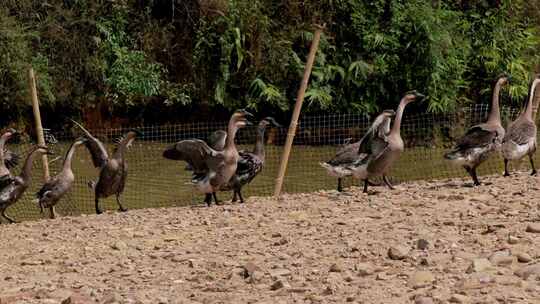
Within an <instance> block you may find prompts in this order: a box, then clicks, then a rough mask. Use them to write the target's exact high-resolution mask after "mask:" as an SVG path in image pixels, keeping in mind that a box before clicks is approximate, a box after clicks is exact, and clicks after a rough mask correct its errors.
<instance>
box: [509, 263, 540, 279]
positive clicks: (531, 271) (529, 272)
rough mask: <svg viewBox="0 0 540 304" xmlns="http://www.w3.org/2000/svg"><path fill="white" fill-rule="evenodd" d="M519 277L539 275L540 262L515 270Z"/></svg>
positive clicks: (526, 277) (525, 277)
mask: <svg viewBox="0 0 540 304" xmlns="http://www.w3.org/2000/svg"><path fill="white" fill-rule="evenodd" d="M514 274H515V275H517V276H518V277H520V278H522V279H524V280H527V279H528V278H529V277H530V276H533V275H538V276H540V264H534V265H529V266H525V267H523V268H520V269H518V270H516V272H514Z"/></svg>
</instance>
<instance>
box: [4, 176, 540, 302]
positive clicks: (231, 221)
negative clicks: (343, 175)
mask: <svg viewBox="0 0 540 304" xmlns="http://www.w3.org/2000/svg"><path fill="white" fill-rule="evenodd" d="M483 180H484V181H486V182H489V183H491V184H490V185H486V186H482V187H479V188H471V187H464V186H463V184H464V181H462V180H448V181H433V182H419V183H411V184H403V185H400V186H399V187H398V189H397V190H394V191H388V190H387V189H385V188H382V187H374V188H373V190H376V191H380V192H378V193H371V194H370V195H364V194H362V193H361V192H360V189H358V188H353V189H349V190H348V191H347V192H345V193H342V194H338V193H336V192H332V191H330V192H319V193H312V194H299V195H289V196H285V197H284V198H283V199H281V200H279V201H276V200H274V199H271V198H251V199H250V200H249V202H248V203H247V204H246V205H225V206H218V207H212V208H205V207H193V208H172V209H148V210H133V211H130V212H128V213H122V214H120V213H114V214H106V215H102V216H94V215H90V216H83V217H75V218H60V219H56V220H43V221H39V222H26V223H22V224H15V225H2V226H0V237H1V240H2V242H1V243H0V303H1V304H6V303H51V304H52V303H268V304H270V303H345V302H350V303H370V304H371V303H423V304H427V303H540V200H539V198H540V184H539V182H540V178H536V177H529V176H528V175H526V174H525V173H520V174H517V175H516V176H513V177H511V178H501V177H491V178H484V179H483ZM467 182H468V181H467Z"/></svg>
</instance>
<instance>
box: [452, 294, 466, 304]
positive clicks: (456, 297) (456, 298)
mask: <svg viewBox="0 0 540 304" xmlns="http://www.w3.org/2000/svg"><path fill="white" fill-rule="evenodd" d="M449 302H450V303H468V302H469V297H467V296H464V295H461V294H453V295H452V297H451V298H450V300H449Z"/></svg>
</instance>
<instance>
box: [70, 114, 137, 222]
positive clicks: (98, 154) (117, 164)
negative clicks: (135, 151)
mask: <svg viewBox="0 0 540 304" xmlns="http://www.w3.org/2000/svg"><path fill="white" fill-rule="evenodd" d="M73 123H74V124H75V125H77V126H78V127H79V128H80V129H81V130H82V131H83V133H84V135H85V138H86V139H87V140H86V142H85V146H86V148H87V149H88V151H89V152H90V155H91V157H92V163H93V164H94V167H96V168H98V169H99V177H98V180H97V182H90V183H88V185H89V186H90V188H91V189H93V190H94V203H95V208H96V214H101V213H103V211H102V210H101V207H100V205H99V200H100V199H104V198H107V197H109V196H111V195H113V194H114V195H115V196H116V203H117V204H118V208H119V210H120V211H122V212H125V211H127V209H126V208H125V207H124V205H123V204H122V201H121V200H120V196H121V195H122V193H123V192H124V188H125V185H126V180H127V176H128V165H127V162H126V152H127V150H128V149H129V147H131V145H132V144H133V141H134V140H135V138H137V136H142V133H141V132H139V131H137V130H130V131H128V132H127V133H126V134H125V135H124V136H123V137H121V138H120V140H119V141H118V143H117V144H116V147H115V149H114V151H113V154H112V157H110V156H109V153H107V149H106V148H105V145H104V144H103V143H102V142H101V141H100V140H99V139H97V138H96V137H94V136H93V135H92V133H90V132H89V131H88V130H86V129H85V128H84V127H83V126H82V125H81V124H80V123H78V122H76V121H73Z"/></svg>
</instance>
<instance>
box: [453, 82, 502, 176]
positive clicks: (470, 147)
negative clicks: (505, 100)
mask: <svg viewBox="0 0 540 304" xmlns="http://www.w3.org/2000/svg"><path fill="white" fill-rule="evenodd" d="M507 82H508V76H506V75H503V76H499V78H498V79H497V82H496V83H495V88H494V89H493V97H492V99H491V109H490V112H489V116H488V120H487V121H486V122H485V123H483V124H479V125H476V126H473V127H471V128H470V129H469V130H467V132H466V133H465V135H463V136H462V137H461V138H460V139H458V140H457V143H456V145H455V147H454V149H453V150H452V151H450V152H448V153H446V154H445V155H444V157H445V158H446V159H448V160H450V161H451V162H452V163H454V164H456V165H459V166H463V168H465V170H466V171H467V173H469V175H470V176H471V178H472V180H473V185H474V186H478V185H480V181H479V180H478V176H477V175H476V168H477V167H478V166H479V165H480V164H481V163H482V162H484V161H485V160H486V159H488V157H489V156H490V155H491V153H492V152H494V151H497V150H498V149H500V146H501V143H502V140H503V138H504V135H505V131H504V128H503V126H502V124H501V114H500V110H499V95H500V92H501V87H502V86H503V85H505V84H506V83H507Z"/></svg>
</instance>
